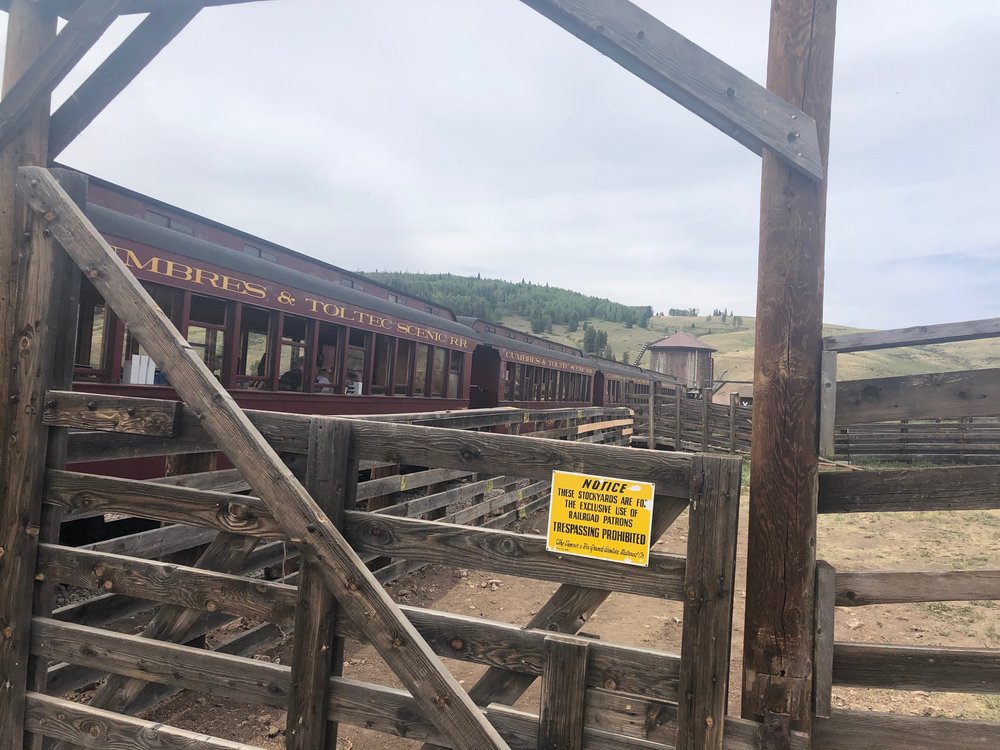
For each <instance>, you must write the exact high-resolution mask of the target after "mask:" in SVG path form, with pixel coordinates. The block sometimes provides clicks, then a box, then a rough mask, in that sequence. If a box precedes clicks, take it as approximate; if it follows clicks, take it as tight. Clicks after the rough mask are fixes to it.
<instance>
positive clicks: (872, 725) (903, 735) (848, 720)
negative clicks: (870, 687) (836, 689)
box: [812, 711, 1000, 750]
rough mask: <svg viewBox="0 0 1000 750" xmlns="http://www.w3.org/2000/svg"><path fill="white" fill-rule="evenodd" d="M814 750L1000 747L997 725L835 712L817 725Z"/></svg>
mask: <svg viewBox="0 0 1000 750" xmlns="http://www.w3.org/2000/svg"><path fill="white" fill-rule="evenodd" d="M812 747H813V750H987V748H994V747H1000V723H996V722H989V721H969V720H964V719H940V718H929V717H926V716H897V715H894V714H885V713H874V712H870V711H835V712H834V713H833V715H832V716H831V717H830V718H829V719H827V720H826V721H818V722H816V726H815V729H814V731H813V737H812Z"/></svg>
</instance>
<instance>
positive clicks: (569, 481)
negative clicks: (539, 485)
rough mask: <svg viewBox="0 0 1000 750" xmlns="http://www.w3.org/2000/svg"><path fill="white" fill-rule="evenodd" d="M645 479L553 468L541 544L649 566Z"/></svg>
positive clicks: (649, 494)
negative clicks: (621, 477)
mask: <svg viewBox="0 0 1000 750" xmlns="http://www.w3.org/2000/svg"><path fill="white" fill-rule="evenodd" d="M653 489H654V486H653V484H652V483H650V482H632V481H629V480H628V479H614V478H612V477H598V476H594V475H592V474H576V473H574V472H571V471H553V472H552V501H551V502H550V503H549V530H548V534H547V538H546V543H545V548H546V549H547V550H548V551H549V552H559V553H560V554H564V555H580V556H581V557H594V558H597V559H599V560H611V561H613V562H620V563H625V564H626V565H642V566H647V565H649V544H650V540H649V532H650V529H651V528H652V524H653Z"/></svg>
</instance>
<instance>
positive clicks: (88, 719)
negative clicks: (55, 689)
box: [25, 693, 259, 750]
mask: <svg viewBox="0 0 1000 750" xmlns="http://www.w3.org/2000/svg"><path fill="white" fill-rule="evenodd" d="M25 718H26V722H27V729H28V731H30V732H35V733H37V734H40V735H43V736H45V737H52V738H54V739H57V740H62V741H64V742H68V743H70V744H71V745H73V746H75V747H83V748H93V750H259V748H256V747H254V746H252V745H245V744H243V743H242V742H231V741H230V740H221V739H218V738H217V737H209V736H208V735H205V734H199V733H197V732H189V731H188V730H186V729H177V728H175V727H168V726H167V725H165V724H160V723H157V722H152V721H145V720H143V719H135V718H132V717H131V716H122V715H121V714H116V713H112V712H110V711H101V710H99V709H96V708H90V707H89V706H84V705H81V704H79V703H73V702H72V701H67V700H62V699H61V698H53V697H52V696H50V695H43V694H41V693H29V694H28V697H27V715H26V717H25Z"/></svg>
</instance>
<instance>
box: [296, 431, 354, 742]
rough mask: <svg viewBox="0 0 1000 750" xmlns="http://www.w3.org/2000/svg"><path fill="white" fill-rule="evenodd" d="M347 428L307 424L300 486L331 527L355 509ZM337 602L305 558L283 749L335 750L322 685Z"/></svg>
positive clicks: (335, 652)
mask: <svg viewBox="0 0 1000 750" xmlns="http://www.w3.org/2000/svg"><path fill="white" fill-rule="evenodd" d="M350 442H351V426H350V424H349V423H345V422H330V421H329V420H315V419H314V420H312V421H311V423H310V425H309V454H308V463H307V467H306V479H305V488H306V489H307V490H309V494H310V495H312V496H313V498H314V499H315V500H316V502H317V504H318V505H319V506H320V508H322V509H323V511H324V512H325V513H326V515H327V516H328V517H329V518H330V520H331V521H332V522H333V524H334V525H336V526H338V527H339V526H340V525H341V524H342V523H343V518H344V507H345V506H347V505H350V506H351V507H352V508H353V506H354V494H355V488H356V487H357V481H358V462H357V461H356V460H350V459H349V458H348V456H347V454H348V450H349V448H350ZM336 619H337V600H336V599H334V597H333V594H331V593H330V590H329V588H327V586H326V585H325V584H324V583H323V579H322V576H321V575H320V574H319V571H317V570H316V566H315V565H314V564H313V563H311V562H309V561H308V560H304V561H303V563H302V574H301V576H300V578H299V600H298V608H297V609H296V611H295V641H294V646H293V652H292V693H291V696H290V698H289V704H288V724H287V727H288V729H287V733H286V735H287V739H286V744H285V746H286V747H287V748H288V750H323V749H324V748H327V749H328V750H334V749H335V748H336V747H337V725H336V724H330V723H328V722H327V707H328V701H327V695H326V693H327V686H328V685H329V683H330V680H329V677H330V675H331V673H332V674H333V675H335V676H337V677H339V676H340V675H341V670H342V668H343V661H344V641H343V639H341V638H334V635H333V624H334V621H335V620H336Z"/></svg>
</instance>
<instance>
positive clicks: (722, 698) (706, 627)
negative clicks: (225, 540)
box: [676, 456, 743, 750]
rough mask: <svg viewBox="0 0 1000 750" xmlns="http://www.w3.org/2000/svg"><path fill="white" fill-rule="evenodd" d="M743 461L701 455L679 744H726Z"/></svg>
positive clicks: (694, 490)
mask: <svg viewBox="0 0 1000 750" xmlns="http://www.w3.org/2000/svg"><path fill="white" fill-rule="evenodd" d="M742 466H743V460H742V459H740V458H729V457H725V458H724V457H721V456H695V458H694V467H693V470H692V477H691V507H690V509H689V511H688V518H689V525H688V545H687V570H686V574H685V577H684V592H685V598H684V620H683V626H682V634H681V671H680V685H679V687H678V705H677V742H676V745H677V750H722V746H723V729H724V723H725V715H726V702H727V700H728V697H729V647H730V642H731V639H732V630H733V596H734V594H735V591H736V537H737V526H738V523H739V515H740V483H741V479H742V476H741V475H742Z"/></svg>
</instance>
